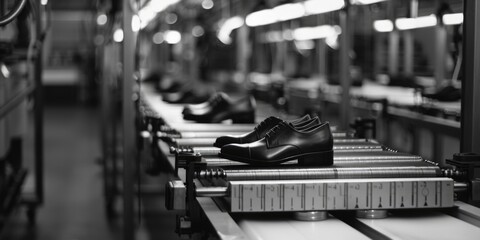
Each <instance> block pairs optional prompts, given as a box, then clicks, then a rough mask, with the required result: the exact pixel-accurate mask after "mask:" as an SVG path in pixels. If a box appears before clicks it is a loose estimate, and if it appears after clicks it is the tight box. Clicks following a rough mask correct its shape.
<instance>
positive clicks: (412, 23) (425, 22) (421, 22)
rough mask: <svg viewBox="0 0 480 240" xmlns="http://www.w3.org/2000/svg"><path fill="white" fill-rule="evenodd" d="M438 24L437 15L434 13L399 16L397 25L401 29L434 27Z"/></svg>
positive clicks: (396, 21)
mask: <svg viewBox="0 0 480 240" xmlns="http://www.w3.org/2000/svg"><path fill="white" fill-rule="evenodd" d="M435 25H437V17H436V16H435V15H434V14H431V15H428V16H423V17H416V18H398V19H396V20H395V26H397V28H398V29H400V30H409V29H416V28H425V27H432V26H435Z"/></svg>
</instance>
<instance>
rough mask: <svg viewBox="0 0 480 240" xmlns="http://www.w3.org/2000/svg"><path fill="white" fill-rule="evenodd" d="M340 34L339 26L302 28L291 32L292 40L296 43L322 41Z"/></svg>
mask: <svg viewBox="0 0 480 240" xmlns="http://www.w3.org/2000/svg"><path fill="white" fill-rule="evenodd" d="M341 33H342V30H341V28H340V27H339V26H330V25H322V26H317V27H304V28H297V29H295V30H293V39H295V40H297V41H302V40H312V39H322V38H327V37H329V36H337V35H339V34H341Z"/></svg>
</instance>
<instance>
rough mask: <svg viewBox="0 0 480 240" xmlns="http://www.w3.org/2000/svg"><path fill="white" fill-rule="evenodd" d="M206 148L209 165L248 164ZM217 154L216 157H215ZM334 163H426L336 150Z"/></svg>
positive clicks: (401, 155) (417, 158)
mask: <svg viewBox="0 0 480 240" xmlns="http://www.w3.org/2000/svg"><path fill="white" fill-rule="evenodd" d="M207 150H208V149H207V148H205V150H204V151H205V153H206V154H209V155H203V154H202V156H204V157H203V160H204V161H205V162H206V163H207V166H209V167H221V166H244V165H248V164H246V163H242V162H236V161H231V160H228V159H225V158H218V157H216V154H215V149H210V150H211V151H212V152H210V153H208V152H207ZM213 156H215V157H213ZM333 162H334V165H335V166H337V167H342V166H362V165H363V166H365V165H372V164H374V165H384V164H390V165H393V164H395V165H399V164H400V165H402V164H410V165H412V164H414V165H418V164H426V163H425V161H424V160H423V159H422V158H421V157H420V156H415V155H410V154H406V153H396V152H389V151H383V152H358V151H357V152H335V153H334V156H333ZM292 164H293V165H294V164H297V160H293V161H288V162H285V163H283V164H282V165H292Z"/></svg>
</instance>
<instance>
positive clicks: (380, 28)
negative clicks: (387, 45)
mask: <svg viewBox="0 0 480 240" xmlns="http://www.w3.org/2000/svg"><path fill="white" fill-rule="evenodd" d="M373 28H374V29H375V31H377V32H391V31H393V22H392V21H390V20H388V19H384V20H375V21H374V22H373Z"/></svg>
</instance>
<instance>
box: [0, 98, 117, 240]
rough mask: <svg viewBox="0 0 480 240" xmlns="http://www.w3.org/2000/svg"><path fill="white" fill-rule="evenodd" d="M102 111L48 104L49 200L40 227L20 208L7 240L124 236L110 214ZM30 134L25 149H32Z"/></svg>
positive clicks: (104, 239)
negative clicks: (103, 159) (31, 223)
mask: <svg viewBox="0 0 480 240" xmlns="http://www.w3.org/2000/svg"><path fill="white" fill-rule="evenodd" d="M98 115H99V114H98V113H97V111H96V110H95V109H89V108H85V107H72V106H61V107H60V106H56V107H47V108H46V110H45V125H44V126H45V128H44V129H45V130H44V133H45V138H44V143H45V148H44V149H45V171H44V173H45V201H44V204H43V206H41V207H40V208H38V209H37V216H36V224H35V225H34V226H29V225H28V221H27V218H26V214H25V208H24V207H21V208H19V209H18V210H17V212H16V214H15V215H14V216H13V217H12V219H11V221H10V223H9V225H8V226H7V228H6V231H5V232H4V235H3V236H0V238H1V239H12V240H20V239H25V240H26V239H29V240H30V239H32V240H33V239H35V240H47V239H48V240H55V239H59V240H96V239H98V240H100V239H102V240H109V239H121V235H120V233H121V229H120V228H119V227H118V225H117V224H115V223H109V222H108V221H107V220H106V219H107V218H106V217H105V210H104V198H103V180H102V171H101V170H102V169H101V165H99V164H98V159H99V158H100V157H101V151H100V147H101V146H100V140H99V139H100V129H99V123H100V121H99V119H98ZM29 138H31V137H29ZM29 138H27V141H26V142H25V150H29V148H30V149H31V148H32V143H31V140H30V139H29ZM29 152H30V151H27V152H26V153H25V159H27V161H28V159H31V155H32V154H31V153H29ZM30 176H31V174H30ZM26 188H28V184H27V187H26ZM27 191H28V189H27Z"/></svg>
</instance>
